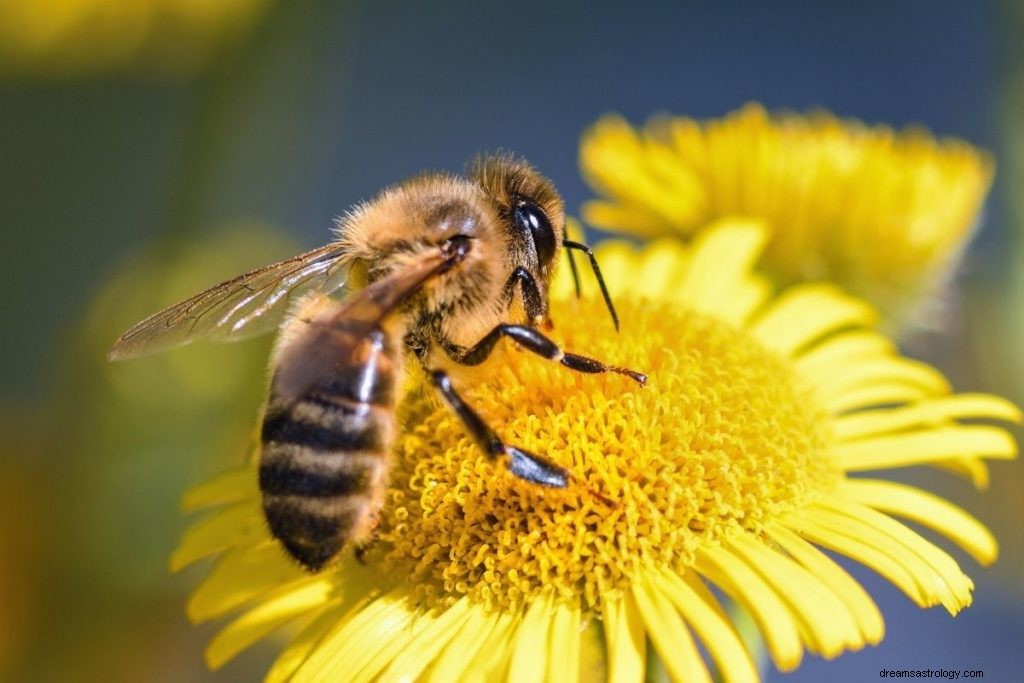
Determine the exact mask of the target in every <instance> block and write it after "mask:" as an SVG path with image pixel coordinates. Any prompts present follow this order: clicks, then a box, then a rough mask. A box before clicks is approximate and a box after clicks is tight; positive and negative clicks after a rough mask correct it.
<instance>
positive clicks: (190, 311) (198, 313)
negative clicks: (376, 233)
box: [110, 244, 351, 360]
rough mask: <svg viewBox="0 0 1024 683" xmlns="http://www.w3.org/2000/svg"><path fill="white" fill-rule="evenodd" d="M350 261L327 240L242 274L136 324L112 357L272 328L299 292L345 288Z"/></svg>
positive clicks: (235, 337)
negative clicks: (303, 251)
mask: <svg viewBox="0 0 1024 683" xmlns="http://www.w3.org/2000/svg"><path fill="white" fill-rule="evenodd" d="M350 262H351V259H350V258H347V257H346V251H345V249H344V247H342V246H341V245H338V244H328V245H326V246H323V247H320V248H318V249H313V250H312V251H307V252H306V253H304V254H299V255H298V256H295V257H292V258H290V259H287V260H284V261H280V262H278V263H274V264H272V265H269V266H264V267H263V268H257V269H256V270H253V271H250V272H248V273H245V274H244V275H239V276H238V277H236V278H234V279H233V280H228V281H227V282H222V283H221V284H219V285H217V286H215V287H211V288H210V289H207V290H206V291H204V292H200V293H199V294H196V295H195V296H193V297H191V298H190V299H186V300H185V301H182V302H181V303H178V304H175V305H174V306H171V307H170V308H166V309H164V310H162V311H160V312H159V313H156V314H154V315H151V316H150V317H148V318H146V319H145V320H143V321H142V322H140V323H138V324H137V325H135V326H133V327H132V328H131V329H130V330H128V331H127V332H125V333H124V334H122V335H121V337H120V338H119V339H118V340H117V342H115V343H114V348H113V349H111V350H110V359H111V360H121V359H125V358H135V357H137V356H144V355H148V354H150V353H156V352H157V351H163V350H164V349H168V348H171V347H174V346H180V345H182V344H189V343H191V342H193V341H195V340H197V339H204V338H206V339H213V340H216V341H225V342H228V341H238V340H239V339H245V338H247V337H252V336H256V335H259V334H264V333H266V332H269V331H271V330H273V329H276V328H277V327H278V325H280V324H281V321H282V320H283V319H284V317H285V314H286V313H287V312H288V305H289V303H290V302H291V301H294V300H295V299H296V298H297V297H299V296H302V295H303V294H305V293H306V292H310V291H313V290H317V291H320V292H323V293H324V294H330V293H332V292H335V291H337V290H338V289H340V288H341V287H343V286H344V285H345V280H346V278H347V275H348V269H349V265H350Z"/></svg>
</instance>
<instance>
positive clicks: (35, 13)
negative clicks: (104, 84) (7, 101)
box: [0, 0, 269, 76]
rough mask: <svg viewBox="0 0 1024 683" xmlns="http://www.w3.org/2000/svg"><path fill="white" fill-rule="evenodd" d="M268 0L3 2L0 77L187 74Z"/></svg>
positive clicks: (244, 26) (240, 29) (207, 59)
mask: <svg viewBox="0 0 1024 683" xmlns="http://www.w3.org/2000/svg"><path fill="white" fill-rule="evenodd" d="M268 2H269V0H4V1H2V2H0V72H3V71H5V72H8V73H17V74H23V75H43V76H77V75H84V74H92V73H102V72H108V71H151V72H160V73H169V74H188V73H192V72H195V71H197V70H198V69H200V68H202V67H203V66H205V65H206V64H208V63H209V62H210V60H211V59H212V58H214V57H215V56H216V55H217V54H218V53H219V51H220V50H221V49H222V48H223V46H224V43H225V42H230V41H231V40H233V39H237V38H239V37H240V36H242V35H244V34H245V33H246V32H247V31H248V30H249V29H250V28H251V26H252V24H253V23H254V22H255V20H256V19H257V18H258V17H259V16H260V14H262V12H263V11H264V9H265V8H266V5H267V4H268Z"/></svg>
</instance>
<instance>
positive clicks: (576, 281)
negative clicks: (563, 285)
mask: <svg viewBox="0 0 1024 683" xmlns="http://www.w3.org/2000/svg"><path fill="white" fill-rule="evenodd" d="M564 246H565V256H566V258H568V259H569V270H571V271H572V284H573V287H575V289H576V298H577V299H579V298H580V291H581V290H580V271H579V269H578V268H577V267H576V259H575V258H574V257H573V255H572V249H570V248H569V245H568V244H566V245H564Z"/></svg>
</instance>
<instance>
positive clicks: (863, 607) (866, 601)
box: [766, 525, 885, 644]
mask: <svg viewBox="0 0 1024 683" xmlns="http://www.w3.org/2000/svg"><path fill="white" fill-rule="evenodd" d="M766 531H767V533H768V535H769V536H770V537H771V538H772V540H774V541H775V542H776V543H778V544H779V545H780V546H781V547H782V549H783V550H785V551H786V552H787V553H789V554H790V555H791V556H792V557H793V559H794V560H796V561H797V562H799V563H800V564H802V565H803V566H804V567H806V568H807V569H808V571H810V572H811V573H813V574H814V575H816V576H817V577H819V578H820V579H821V580H822V581H823V582H825V584H826V585H828V586H829V587H831V588H832V590H833V591H835V593H836V595H838V596H839V598H840V599H841V600H842V601H843V602H844V603H845V604H846V607H847V609H849V610H850V614H852V615H853V618H854V620H855V621H856V622H857V626H858V628H859V629H860V632H861V635H862V636H863V637H864V641H865V642H866V643H869V644H875V643H878V642H880V641H881V640H882V637H883V636H884V635H885V622H884V621H883V619H882V613H881V612H880V611H879V610H878V606H877V605H876V604H875V601H874V600H872V599H871V596H870V595H868V593H867V591H865V590H864V588H862V587H861V585H860V584H859V583H858V582H857V580H856V579H854V578H853V577H852V576H850V575H849V574H848V573H846V571H845V570H844V569H843V568H842V567H840V566H839V565H838V564H836V563H835V562H834V561H833V560H832V559H831V558H829V557H828V555H826V554H825V553H823V552H821V551H820V550H818V549H817V548H815V547H814V546H813V545H811V544H810V543H808V542H807V541H805V540H804V539H802V538H801V537H800V536H798V535H797V534H795V533H793V532H792V531H790V530H789V529H787V528H785V527H783V526H779V525H776V526H772V527H768V528H767V529H766Z"/></svg>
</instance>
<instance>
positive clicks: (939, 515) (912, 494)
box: [837, 479, 999, 564]
mask: <svg viewBox="0 0 1024 683" xmlns="http://www.w3.org/2000/svg"><path fill="white" fill-rule="evenodd" d="M837 493H838V494H839V495H842V496H845V497H847V498H849V499H850V500H854V501H857V502H858V503H861V504H863V505H867V506H869V507H872V508H875V509H876V510H881V511H882V512H889V513H892V514H894V515H898V516H900V517H905V518H906V519H909V520H911V521H914V522H917V523H918V524H921V525H924V526H926V527H929V528H931V529H934V530H935V531H937V532H939V533H940V534H942V535H943V536H945V537H947V538H949V539H950V540H952V541H953V542H955V543H956V544H957V545H959V546H960V547H961V548H963V549H964V550H966V551H967V552H968V553H970V554H971V556H972V557H974V559H976V560H977V561H978V562H980V563H981V564H991V563H992V562H995V560H996V555H998V553H999V546H998V544H997V543H996V539H995V537H994V536H993V535H992V532H990V531H989V530H988V529H987V528H986V527H985V525H984V524H982V523H981V522H979V521H978V520H977V519H975V518H974V517H972V516H971V515H969V514H967V513H966V512H964V511H963V510H961V509H960V508H959V507H957V506H956V505H953V504H952V503H950V502H949V501H947V500H945V499H943V498H940V497H939V496H936V495H934V494H931V493H928V492H927V491H922V490H921V489H918V488H915V487H913V486H907V485H906V484H898V483H896V482H892V481H881V480H877V479H848V480H846V481H844V482H843V483H842V484H840V486H839V489H838V490H837Z"/></svg>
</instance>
